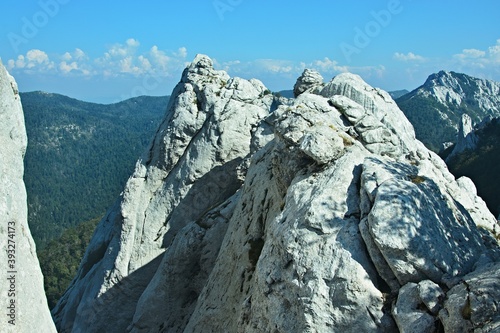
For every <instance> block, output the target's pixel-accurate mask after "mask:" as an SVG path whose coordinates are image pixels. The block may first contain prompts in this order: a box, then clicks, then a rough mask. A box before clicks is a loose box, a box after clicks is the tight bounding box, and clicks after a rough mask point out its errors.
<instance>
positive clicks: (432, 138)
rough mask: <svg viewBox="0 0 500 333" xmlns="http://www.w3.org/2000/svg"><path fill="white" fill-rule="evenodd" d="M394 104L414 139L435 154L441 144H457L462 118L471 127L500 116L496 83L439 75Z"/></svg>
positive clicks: (466, 76)
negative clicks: (408, 126) (469, 119)
mask: <svg viewBox="0 0 500 333" xmlns="http://www.w3.org/2000/svg"><path fill="white" fill-rule="evenodd" d="M396 102H397V103H398V105H399V107H400V108H401V110H402V111H403V112H404V113H405V115H406V116H407V117H408V119H409V120H410V121H411V122H412V124H413V125H414V126H415V130H416V132H417V138H418V139H420V140H421V141H422V142H424V143H425V144H426V145H427V146H428V147H431V148H432V149H434V150H435V151H439V150H441V149H442V148H443V144H446V143H448V142H456V141H457V134H458V131H459V124H460V123H461V117H462V115H463V114H467V115H468V116H469V117H470V118H471V121H472V124H478V123H480V122H481V121H483V120H484V118H486V117H499V116H500V83H499V82H495V81H491V80H485V79H479V78H475V77H472V76H468V75H465V74H460V73H455V72H447V71H440V72H439V73H436V74H432V75H430V76H429V77H428V78H427V80H426V82H425V83H424V84H423V85H422V86H420V87H418V88H417V89H415V90H413V91H412V92H410V93H408V94H406V95H403V96H402V97H400V98H398V99H396Z"/></svg>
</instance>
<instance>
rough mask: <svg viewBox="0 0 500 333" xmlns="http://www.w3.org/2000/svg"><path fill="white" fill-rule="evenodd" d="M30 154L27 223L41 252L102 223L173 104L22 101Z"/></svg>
mask: <svg viewBox="0 0 500 333" xmlns="http://www.w3.org/2000/svg"><path fill="white" fill-rule="evenodd" d="M21 100H22V103H23V108H24V113H25V121H26V129H27V133H28V140H29V143H28V149H27V152H26V157H25V183H26V189H27V192H28V208H29V209H28V210H29V216H28V221H29V224H30V228H31V232H32V234H33V238H34V239H35V242H36V243H37V245H38V247H39V248H43V247H44V246H45V245H46V244H47V243H48V242H49V241H50V240H51V239H54V238H56V237H58V236H60V235H61V232H62V231H63V230H65V229H66V228H68V227H71V226H75V225H77V224H79V223H81V222H83V221H88V220H91V219H93V218H97V217H99V216H102V215H103V214H104V212H105V210H106V209H107V208H109V207H110V206H111V205H112V203H113V201H114V200H115V199H116V198H117V196H118V195H119V193H120V191H121V189H122V188H123V186H124V183H125V182H126V180H127V178H128V177H129V176H130V174H131V172H132V170H133V167H134V165H135V162H136V160H137V158H138V156H140V155H141V153H142V152H143V150H144V149H145V148H146V146H147V145H148V143H149V140H150V139H151V137H153V135H154V131H155V130H156V128H157V127H158V122H159V121H160V119H161V118H162V116H163V114H164V112H165V110H166V107H167V103H168V97H137V98H133V99H130V100H126V101H123V102H120V103H116V104H109V105H103V104H95V103H87V102H82V101H79V100H76V99H72V98H69V97H66V96H62V95H58V94H48V93H43V92H31V93H22V94H21Z"/></svg>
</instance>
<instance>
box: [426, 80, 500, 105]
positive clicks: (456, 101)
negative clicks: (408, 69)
mask: <svg viewBox="0 0 500 333" xmlns="http://www.w3.org/2000/svg"><path fill="white" fill-rule="evenodd" d="M422 87H423V88H424V91H426V92H427V94H430V95H431V96H434V97H435V98H436V99H437V100H438V101H439V102H440V103H442V104H447V103H450V104H452V105H455V106H457V107H458V106H461V105H462V103H466V104H468V103H471V101H472V100H473V101H474V104H476V105H477V106H478V107H479V108H481V109H485V110H487V109H493V110H491V111H496V112H500V106H499V103H500V84H499V83H498V82H495V81H491V80H485V79H479V78H475V77H472V76H469V75H465V74H460V73H455V72H448V71H440V72H439V73H437V74H432V75H430V76H429V77H428V78H427V81H426V82H425V83H424V85H423V86H422ZM491 111H490V112H491Z"/></svg>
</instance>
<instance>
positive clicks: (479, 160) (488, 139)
mask: <svg viewBox="0 0 500 333" xmlns="http://www.w3.org/2000/svg"><path fill="white" fill-rule="evenodd" d="M469 135H473V136H474V138H475V147H474V148H473V149H466V150H464V151H461V152H459V153H458V154H456V155H454V156H452V157H451V158H448V159H447V160H446V164H447V165H448V168H449V169H450V171H451V172H452V173H453V174H454V175H455V177H462V176H467V177H469V178H470V179H472V180H473V181H474V184H476V187H477V192H478V194H479V195H480V196H481V197H482V198H483V199H484V201H485V202H486V204H487V205H488V208H489V209H490V210H491V211H492V212H493V214H494V215H495V216H499V215H500V177H498V166H499V165H500V118H495V119H492V120H491V121H490V122H488V123H486V124H484V125H483V126H482V127H481V128H479V129H476V130H475V131H474V132H472V133H470V134H469Z"/></svg>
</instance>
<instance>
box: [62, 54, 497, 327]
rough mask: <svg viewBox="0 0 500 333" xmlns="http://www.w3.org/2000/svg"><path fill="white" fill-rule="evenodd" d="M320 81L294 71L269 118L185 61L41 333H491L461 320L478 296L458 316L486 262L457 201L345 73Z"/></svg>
mask: <svg viewBox="0 0 500 333" xmlns="http://www.w3.org/2000/svg"><path fill="white" fill-rule="evenodd" d="M320 81H321V79H320V76H319V74H318V73H315V72H314V71H306V72H305V73H304V74H303V76H302V77H301V78H299V80H298V83H297V84H296V89H295V91H296V92H295V93H296V95H297V98H296V99H295V100H293V101H292V102H290V103H284V104H283V105H278V106H277V109H276V110H274V109H273V108H272V107H271V106H272V105H273V103H272V102H273V97H272V96H271V95H270V94H266V88H265V87H264V86H263V85H262V83H260V82H259V81H257V80H250V81H246V80H242V79H239V78H230V77H229V76H228V75H227V74H226V73H224V72H219V71H215V70H214V69H213V67H212V63H211V60H210V59H209V58H208V57H206V56H197V57H196V59H195V60H194V62H193V63H192V64H191V65H190V66H188V68H187V69H186V70H185V71H184V73H183V76H182V79H181V82H180V83H179V84H178V85H177V87H176V88H175V90H174V93H173V94H172V98H171V100H170V104H169V106H168V110H167V113H166V115H165V119H164V121H163V122H162V124H161V125H160V127H159V129H158V132H157V134H156V136H155V138H154V140H153V141H152V143H151V146H150V149H149V150H148V151H147V152H146V153H145V155H144V156H143V157H142V159H141V160H140V161H139V162H138V164H137V167H136V171H135V173H134V175H132V177H131V178H130V179H129V181H128V183H127V185H126V187H125V190H124V192H123V195H122V196H121V197H120V198H119V200H118V201H117V203H116V205H115V206H114V207H112V208H111V209H110V211H109V212H108V214H107V216H106V217H105V218H104V219H103V221H101V223H100V224H99V226H98V228H97V230H96V232H95V234H94V237H93V239H92V241H91V244H90V246H89V249H88V250H87V253H86V255H85V258H84V259H83V261H82V264H81V267H80V269H79V272H78V275H77V276H76V278H75V280H74V281H73V282H72V285H71V286H70V288H69V289H68V290H67V292H66V293H65V295H64V296H63V298H62V299H61V301H60V302H59V303H58V305H57V307H56V308H55V309H54V311H53V315H54V318H55V321H56V324H57V327H58V329H59V331H60V332H103V331H105V332H126V331H127V332H136V333H137V332H338V331H346V332H354V331H359V332H398V331H401V332H433V331H436V332H437V331H439V329H441V328H443V327H444V330H445V332H454V328H455V327H458V326H459V325H461V323H462V321H464V320H465V321H466V324H467V325H469V326H470V327H472V328H478V327H480V325H482V324H485V322H483V321H486V320H487V321H488V325H489V326H488V327H496V326H495V325H498V323H500V319H498V316H495V314H488V313H485V314H484V315H483V316H482V317H481V316H479V312H480V310H479V309H481V306H483V305H484V306H487V307H489V308H491V307H492V306H494V304H497V303H495V302H498V296H497V293H496V292H495V291H494V290H491V295H492V298H491V299H488V300H483V299H481V298H480V297H476V298H475V301H474V302H475V303H474V305H473V306H471V312H470V313H471V315H470V316H468V315H466V316H465V317H464V316H462V317H460V318H459V317H458V316H459V315H460V314H461V313H460V311H458V310H457V309H459V308H460V307H461V306H462V308H463V307H464V306H466V304H467V299H468V298H467V297H468V296H467V295H469V296H470V297H472V296H471V295H476V296H477V295H479V291H484V290H487V291H488V292H489V289H491V288H495V286H496V283H497V282H495V281H496V280H493V282H491V283H490V280H488V278H489V276H490V275H489V274H490V273H491V274H494V269H496V268H494V267H497V266H495V265H498V263H499V262H500V249H499V245H498V241H497V239H498V235H499V234H500V230H499V226H498V223H497V220H496V219H495V217H494V216H492V215H491V213H489V211H488V210H487V208H486V205H485V204H484V202H483V201H482V200H480V198H478V197H477V195H476V194H475V188H474V184H472V182H470V180H468V179H466V178H461V179H459V180H455V179H454V177H453V176H452V175H451V174H450V173H449V172H448V170H447V168H446V165H445V164H444V162H443V161H442V160H441V159H440V158H439V157H438V156H437V155H435V154H434V153H432V152H430V151H429V150H427V149H426V148H425V147H424V146H423V144H422V143H420V142H419V141H417V140H416V139H415V133H414V131H413V127H412V126H411V124H410V123H409V122H408V120H407V119H406V118H405V117H404V115H403V113H402V112H401V111H400V110H399V109H398V107H397V106H396V104H395V103H394V101H393V100H392V99H391V98H390V96H389V95H388V94H387V93H385V92H384V91H382V90H379V89H375V88H372V87H370V86H369V85H368V84H366V83H365V82H364V81H363V80H362V79H361V78H360V77H359V76H357V75H353V74H340V75H338V76H337V77H335V78H334V79H333V80H332V81H330V82H329V83H326V84H323V83H321V82H320ZM495 237H496V238H495ZM492 267H493V268H494V269H493V268H492ZM469 281H470V282H469ZM466 284H467V285H468V286H469V289H466V290H465V291H464V290H463V289H460V286H461V285H466ZM470 284H475V285H474V286H470ZM464 295H465V296H464ZM464 300H465V303H464ZM471 304H472V303H471ZM476 314H477V315H476ZM462 327H466V325H462ZM467 327H468V326H467Z"/></svg>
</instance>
